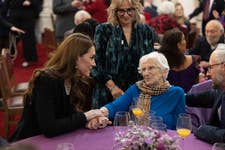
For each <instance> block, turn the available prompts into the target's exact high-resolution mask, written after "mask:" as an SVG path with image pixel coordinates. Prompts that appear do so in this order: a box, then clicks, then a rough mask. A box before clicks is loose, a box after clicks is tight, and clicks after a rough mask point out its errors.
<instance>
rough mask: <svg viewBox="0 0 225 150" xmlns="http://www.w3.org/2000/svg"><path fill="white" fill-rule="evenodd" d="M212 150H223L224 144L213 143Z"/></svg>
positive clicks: (224, 148)
mask: <svg viewBox="0 0 225 150" xmlns="http://www.w3.org/2000/svg"><path fill="white" fill-rule="evenodd" d="M212 150H225V143H214V144H213V146H212Z"/></svg>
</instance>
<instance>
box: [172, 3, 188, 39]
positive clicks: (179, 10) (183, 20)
mask: <svg viewBox="0 0 225 150" xmlns="http://www.w3.org/2000/svg"><path fill="white" fill-rule="evenodd" d="M173 17H174V18H175V19H176V21H177V23H178V24H179V25H180V26H182V27H183V28H184V29H185V30H186V34H187V33H188V32H189V31H190V22H189V20H188V18H187V17H186V16H185V15H184V7H183V5H182V4H181V3H175V12H174V14H173ZM185 37H186V35H185Z"/></svg>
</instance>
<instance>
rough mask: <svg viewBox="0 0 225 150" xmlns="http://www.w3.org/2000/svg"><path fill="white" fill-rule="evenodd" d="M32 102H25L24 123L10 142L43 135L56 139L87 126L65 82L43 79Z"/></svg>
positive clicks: (50, 78) (22, 118)
mask: <svg viewBox="0 0 225 150" xmlns="http://www.w3.org/2000/svg"><path fill="white" fill-rule="evenodd" d="M71 90H72V89H71ZM28 99H30V100H31V101H30V102H29V103H25V107H24V110H23V114H22V117H21V120H20V121H19V123H18V125H17V129H16V131H15V132H14V133H13V135H12V136H11V137H10V138H9V142H12V141H16V140H20V139H24V138H28V137H31V136H35V135H39V134H44V135H45V136H47V137H53V136H56V135H60V134H63V133H67V132H70V131H73V130H75V129H78V128H83V127H85V125H86V117H85V115H84V113H82V112H75V111H74V106H73V105H72V104H71V102H70V96H68V95H67V94H66V92H65V88H64V80H63V79H54V78H52V77H48V76H40V77H39V78H38V79H37V80H36V81H35V87H34V89H33V92H32V96H31V97H28Z"/></svg>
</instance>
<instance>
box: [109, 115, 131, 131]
mask: <svg viewBox="0 0 225 150" xmlns="http://www.w3.org/2000/svg"><path fill="white" fill-rule="evenodd" d="M129 120H130V115H129V112H127V111H118V112H116V114H115V117H114V121H113V126H115V133H119V132H121V131H123V130H126V128H127V126H128V124H129Z"/></svg>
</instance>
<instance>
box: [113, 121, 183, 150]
mask: <svg viewBox="0 0 225 150" xmlns="http://www.w3.org/2000/svg"><path fill="white" fill-rule="evenodd" d="M178 139H179V138H178V137H176V136H175V137H170V136H169V135H168V134H166V133H164V134H162V133H160V132H158V131H157V130H154V129H152V128H150V127H146V126H137V125H132V126H130V127H128V130H126V131H125V130H121V131H119V132H117V133H116V135H115V141H116V144H115V145H114V148H113V149H117V150H180V149H181V148H180V146H179V145H178Z"/></svg>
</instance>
